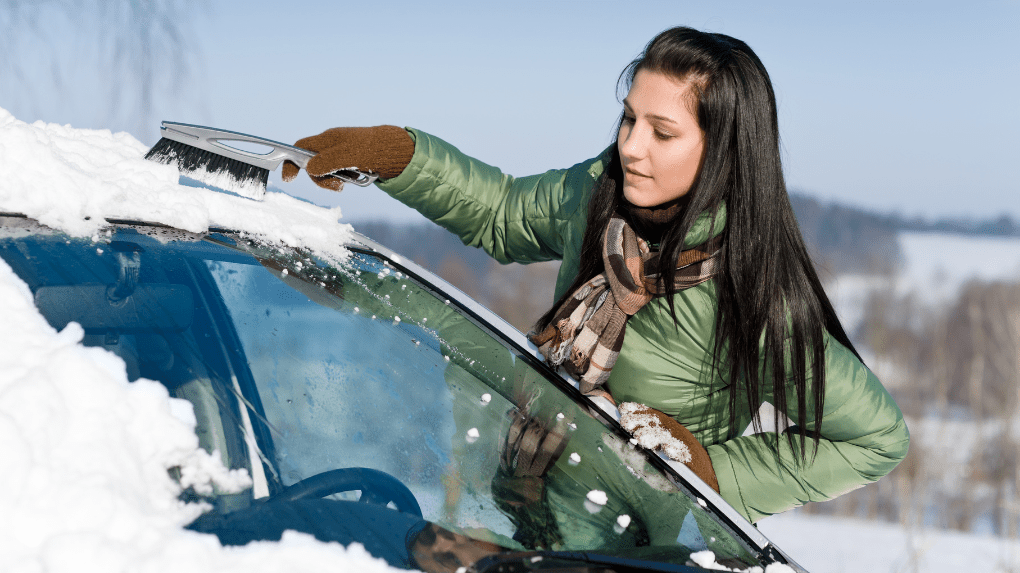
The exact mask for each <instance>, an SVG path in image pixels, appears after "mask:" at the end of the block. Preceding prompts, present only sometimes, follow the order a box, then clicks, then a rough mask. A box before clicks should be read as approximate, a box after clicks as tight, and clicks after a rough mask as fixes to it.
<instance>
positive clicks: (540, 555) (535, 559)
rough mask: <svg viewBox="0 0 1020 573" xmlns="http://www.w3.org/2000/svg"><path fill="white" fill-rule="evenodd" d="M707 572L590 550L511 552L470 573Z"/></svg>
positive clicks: (475, 566)
mask: <svg viewBox="0 0 1020 573" xmlns="http://www.w3.org/2000/svg"><path fill="white" fill-rule="evenodd" d="M531 571H536V572H540V573H610V572H615V573H648V572H659V573H703V572H704V571H705V570H704V569H702V568H700V567H690V566H687V565H677V564H674V563H663V562H661V561H647V560H644V559H634V558H630V557H616V556H612V555H600V554H597V553H589V552H587V551H511V552H507V553H496V554H494V555H490V556H488V557H484V558H482V559H479V560H478V561H476V562H475V563H474V564H473V565H471V566H470V567H468V568H467V573H526V572H531Z"/></svg>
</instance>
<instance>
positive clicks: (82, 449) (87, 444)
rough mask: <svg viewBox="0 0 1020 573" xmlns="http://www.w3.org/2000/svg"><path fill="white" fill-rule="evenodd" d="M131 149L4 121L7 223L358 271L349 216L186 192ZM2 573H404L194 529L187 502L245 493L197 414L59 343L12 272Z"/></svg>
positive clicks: (5, 293) (160, 390)
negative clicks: (242, 245)
mask: <svg viewBox="0 0 1020 573" xmlns="http://www.w3.org/2000/svg"><path fill="white" fill-rule="evenodd" d="M144 151H145V149H144V147H143V146H142V145H141V144H140V143H139V142H138V141H136V140H135V139H133V138H132V137H130V136H129V135H127V134H123V133H121V134H112V133H110V132H109V131H93V130H78V129H74V128H71V127H69V126H59V125H53V124H44V123H41V122H37V123H34V124H31V125H29V124H26V123H24V122H21V121H18V120H16V119H14V118H13V117H12V116H11V115H10V114H9V113H7V112H6V111H4V110H3V109H0V212H16V213H23V214H25V215H28V216H30V217H33V218H35V219H37V220H39V221H40V222H42V223H44V224H47V225H49V226H51V227H54V228H57V229H60V230H62V231H65V232H67V233H69V234H72V235H75V236H86V237H87V236H96V235H98V234H99V233H100V230H101V228H102V226H103V225H104V221H103V219H104V217H115V218H131V219H141V220H145V221H150V222H159V223H165V224H169V225H174V226H177V227H180V228H184V229H186V230H189V231H193V232H202V231H205V230H206V229H207V228H208V227H209V226H222V227H229V228H233V229H236V230H239V231H242V232H246V233H248V234H250V235H252V236H256V237H258V238H261V239H263V240H266V241H274V242H278V243H282V244H288V245H292V246H300V247H306V248H310V249H312V250H313V251H315V252H316V253H317V254H319V255H321V256H323V257H324V258H328V259H334V260H335V259H342V258H343V257H344V256H345V252H344V250H343V249H342V248H341V247H340V246H339V245H340V244H341V243H342V242H343V241H344V240H345V239H346V238H347V237H348V236H349V227H348V226H346V225H339V224H337V218H338V217H339V216H340V213H339V211H338V210H336V209H332V210H331V209H323V208H319V207H315V206H313V205H310V204H306V203H303V202H301V201H298V200H296V199H292V198H290V197H287V196H285V195H282V194H280V193H269V194H267V196H266V200H265V202H263V203H257V202H254V201H250V200H247V199H243V198H240V197H236V196H233V195H228V194H223V193H212V192H210V191H208V190H202V189H195V188H190V187H186V186H181V185H179V184H178V183H177V181H178V179H177V174H176V171H175V170H174V169H173V168H170V167H166V166H160V165H156V164H153V163H150V162H147V161H145V160H143V159H142V158H141V156H142V154H143V153H144ZM0 317H3V328H2V329H0V452H2V453H3V454H2V455H3V458H4V459H3V463H2V468H3V471H0V515H2V516H3V518H2V519H0V571H4V572H13V573H21V572H25V573H29V572H31V573H35V572H42V571H46V572H56V573H59V572H64V571H67V572H72V571H73V572H76V573H77V572H91V571H96V572H106V571H149V572H162V571H166V572H175V573H178V572H180V571H188V572H196V573H202V572H214V571H215V572H221V571H245V572H264V571H392V570H393V569H392V568H390V567H389V566H387V565H386V564H385V563H384V562H383V561H381V560H378V559H375V558H373V557H371V556H370V555H368V554H367V553H366V552H365V551H364V549H363V548H361V547H360V546H357V545H354V546H351V547H349V548H344V547H342V546H340V545H338V544H335V543H332V544H326V543H321V542H319V541H316V540H315V539H313V538H312V537H310V536H308V535H304V534H297V533H293V532H288V533H287V534H285V535H284V537H283V539H282V540H281V541H280V542H260V543H253V544H250V545H248V546H246V547H241V548H238V547H230V548H225V547H223V546H221V545H220V543H219V541H218V540H217V539H216V538H215V537H213V536H211V535H204V534H198V533H194V532H191V531H187V530H184V529H182V527H181V526H182V525H184V524H186V523H188V522H190V521H191V520H192V519H194V518H195V517H196V516H197V515H198V514H199V513H200V512H201V511H202V509H203V508H202V507H201V506H199V505H196V504H183V503H181V502H180V501H179V500H178V494H179V493H180V487H181V486H180V485H178V484H177V483H176V482H174V481H173V480H172V479H171V478H170V476H169V475H168V473H167V472H168V469H170V468H174V467H178V468H180V470H181V475H182V483H183V485H184V486H192V487H195V488H196V489H198V490H209V489H211V488H219V489H220V490H222V491H239V490H241V489H244V488H246V487H250V480H249V478H248V476H247V475H245V474H244V473H241V472H238V471H227V470H226V469H225V468H224V467H223V466H222V464H221V463H220V462H219V458H218V456H216V455H215V454H214V455H210V454H208V453H206V452H204V451H203V450H201V449H200V448H199V447H198V439H197V438H196V436H195V433H194V425H195V418H194V415H193V413H192V410H191V404H190V403H188V402H186V401H183V400H176V399H171V398H170V397H169V395H168V394H167V391H166V389H165V388H164V387H163V386H162V385H160V384H158V383H156V382H152V381H148V380H144V379H139V380H137V381H136V382H133V383H129V382H128V379H127V375H126V373H125V365H124V362H123V361H122V360H121V359H120V358H118V357H117V356H115V355H114V354H111V353H109V352H107V351H105V350H102V349H98V348H86V347H84V346H82V345H81V344H80V342H81V340H82V336H83V331H82V329H81V327H80V326H78V325H77V324H73V323H72V324H70V325H68V326H67V327H66V328H65V329H64V330H63V331H62V332H59V333H58V332H56V331H54V330H53V328H52V327H50V326H49V324H47V323H46V321H45V319H43V318H42V316H40V315H39V313H38V312H37V311H36V309H35V306H34V304H33V300H32V295H31V293H30V291H29V290H28V287H27V286H26V285H25V284H24V283H23V282H22V281H21V280H20V279H19V278H18V277H16V276H15V275H14V273H13V271H11V269H10V267H9V266H8V265H7V264H6V263H5V262H3V261H2V260H0Z"/></svg>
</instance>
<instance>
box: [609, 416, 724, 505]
mask: <svg viewBox="0 0 1020 573" xmlns="http://www.w3.org/2000/svg"><path fill="white" fill-rule="evenodd" d="M620 425H622V426H623V428H624V429H625V430H627V431H628V432H630V433H631V435H632V436H634V438H635V439H637V441H638V443H639V444H641V445H642V446H643V447H645V448H648V449H650V450H658V451H660V452H662V453H664V454H666V455H667V456H669V459H671V460H674V461H678V462H680V463H682V464H684V465H685V466H687V467H688V468H690V469H691V471H693V472H694V473H695V475H697V476H698V477H699V478H701V480H702V481H704V482H705V483H707V484H708V485H709V487H711V488H712V489H714V490H715V491H716V492H718V491H719V480H718V479H717V478H716V477H715V470H714V469H713V468H712V460H711V459H710V458H709V457H708V451H707V450H705V447H704V446H702V445H701V443H700V442H699V441H698V440H697V439H696V438H695V437H694V434H692V433H691V431H690V430H688V429H687V428H685V427H684V426H683V424H681V423H680V422H677V421H676V420H675V419H673V418H671V417H670V416H667V415H666V414H664V413H662V412H660V411H658V410H656V409H655V408H649V407H648V406H645V405H643V404H637V403H635V402H624V403H622V404H620Z"/></svg>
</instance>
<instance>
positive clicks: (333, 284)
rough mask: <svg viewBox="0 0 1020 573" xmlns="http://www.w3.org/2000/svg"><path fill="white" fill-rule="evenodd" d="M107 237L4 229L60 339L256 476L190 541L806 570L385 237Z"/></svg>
mask: <svg viewBox="0 0 1020 573" xmlns="http://www.w3.org/2000/svg"><path fill="white" fill-rule="evenodd" d="M107 229H108V230H109V233H105V234H104V236H102V237H100V239H99V243H98V244H97V243H96V242H95V238H76V237H70V236H67V235H65V234H63V233H61V232H58V231H55V230H53V229H50V228H47V227H46V226H44V225H42V224H40V223H38V222H37V221H35V220H33V219H31V218H29V217H26V216H24V215H22V214H18V213H0V257H2V258H3V260H4V261H5V262H6V263H7V264H8V265H10V266H11V268H13V270H14V272H15V273H16V274H17V275H18V276H19V277H20V278H21V279H22V280H23V281H24V282H25V283H26V284H27V285H28V286H29V288H30V290H31V292H32V294H33V296H34V300H35V304H36V306H37V307H38V310H39V312H40V313H41V314H42V315H43V316H44V317H45V318H46V320H47V321H48V322H49V323H50V324H51V325H52V326H53V327H55V328H57V329H62V328H63V327H65V326H66V325H67V324H68V323H70V322H76V323H78V324H80V325H81V326H82V327H83V328H84V331H85V337H84V341H83V343H84V344H85V345H87V346H95V347H101V348H104V349H106V350H108V351H110V352H113V353H115V354H117V355H118V356H120V357H121V358H122V359H123V360H124V363H125V364H126V368H127V373H128V377H129V379H131V380H136V379H138V378H147V379H150V380H156V381H159V382H160V383H161V384H163V385H164V386H165V387H166V388H167V390H168V391H169V393H170V395H171V396H173V397H176V398H181V399H184V400H187V401H189V402H190V403H191V404H192V405H193V407H194V412H195V418H196V420H197V427H196V432H197V435H198V439H199V442H200V445H201V447H202V448H204V449H205V450H206V451H208V452H213V453H215V455H218V456H220V458H221V459H222V462H223V464H224V465H225V466H226V467H227V468H231V469H243V470H245V471H247V472H248V473H249V474H250V476H251V479H252V483H253V485H252V487H251V488H250V489H247V490H245V491H243V492H240V493H218V492H212V493H207V492H197V491H194V490H190V489H189V490H185V491H184V494H183V497H184V499H185V500H187V501H204V502H206V503H207V504H208V506H209V508H210V510H209V511H208V512H206V513H205V514H204V515H202V516H201V517H199V518H198V519H197V520H196V521H194V522H193V523H191V524H190V525H189V527H190V528H191V529H193V530H196V531H200V532H206V533H209V534H213V535H215V536H217V537H218V538H219V539H220V541H221V542H222V543H223V544H228V545H243V544H246V543H248V542H251V541H255V540H278V539H280V537H281V535H282V533H283V532H284V531H285V530H297V531H301V532H306V533H309V534H311V535H313V536H315V537H316V538H317V539H320V540H323V541H335V542H339V543H342V544H345V545H346V544H350V543H355V542H357V543H360V544H362V545H364V546H365V548H366V549H367V550H368V551H369V552H370V553H372V554H373V555H376V556H378V557H380V558H383V559H385V560H386V561H387V562H388V563H390V564H391V565H393V566H396V567H401V568H408V569H421V570H424V571H430V572H431V571H443V572H450V573H454V572H458V571H475V572H497V571H502V572H510V571H550V572H551V571H592V572H594V571H703V570H706V568H708V567H711V568H719V567H728V568H730V569H733V570H746V569H750V568H753V567H761V568H763V569H764V568H765V567H766V566H769V565H772V564H786V565H787V566H788V567H790V568H791V569H792V570H795V571H803V569H801V568H800V567H798V566H797V565H796V564H795V563H794V562H793V561H792V560H791V559H790V558H789V557H788V556H786V555H785V554H784V553H783V552H782V551H780V550H779V549H778V548H777V547H775V546H774V545H773V544H772V543H770V542H769V540H768V539H766V538H765V537H764V536H763V535H762V534H761V533H760V532H759V531H758V530H757V529H756V528H755V527H754V526H753V525H751V524H750V523H748V522H747V521H746V520H744V519H743V518H742V517H741V516H740V515H738V514H737V513H736V512H735V511H734V510H733V509H732V508H731V507H729V506H728V505H727V504H726V502H724V501H723V500H722V498H720V497H719V496H718V495H717V494H716V493H715V492H714V491H713V490H711V489H710V488H709V487H707V486H706V485H705V484H703V483H702V482H701V481H700V480H699V479H698V478H697V477H696V476H694V475H693V474H692V473H691V472H690V471H688V470H687V468H686V467H684V466H682V465H680V464H675V463H670V462H669V461H668V460H666V459H663V458H662V457H661V456H659V455H658V454H656V453H654V452H651V451H646V450H644V449H642V448H641V447H640V446H637V445H635V444H634V443H632V442H631V439H630V436H629V435H628V434H627V433H626V432H625V431H624V430H623V429H622V428H621V427H620V426H619V424H618V423H617V422H616V421H615V419H614V417H613V415H612V414H613V413H612V412H611V411H607V410H605V409H603V408H601V407H599V406H598V405H597V404H594V403H593V402H591V401H589V400H588V399H587V398H586V397H585V396H583V395H582V394H581V393H580V392H578V390H577V389H576V388H575V386H574V384H572V383H571V382H570V381H569V380H568V379H566V378H564V377H563V376H561V375H560V374H558V373H557V372H554V371H553V370H550V369H549V368H548V367H547V366H546V365H545V364H544V363H543V361H542V360H541V359H540V358H539V355H538V354H537V353H536V351H535V349H534V347H533V346H532V345H531V344H530V343H529V342H528V341H527V340H526V339H525V337H524V336H523V335H522V334H521V333H520V332H518V331H516V330H514V329H513V328H512V327H510V326H509V325H508V324H506V323H505V322H504V321H503V320H501V319H500V318H498V317H497V316H495V315H494V314H493V313H491V312H489V311H488V310H486V309H485V308H483V307H481V306H480V305H478V304H477V303H475V302H474V301H472V300H471V299H469V298H468V297H466V296H465V295H464V294H462V293H460V292H459V291H458V290H457V289H455V288H454V287H452V286H451V285H449V284H447V283H446V282H445V281H443V280H441V279H439V278H438V277H436V276H435V275H433V274H432V273H430V272H428V271H426V270H425V269H422V268H420V267H419V266H417V265H415V264H414V263H411V262H409V261H407V260H405V259H403V258H401V257H399V256H398V255H396V254H395V253H393V252H391V251H390V250H388V249H386V248H384V247H383V246H381V245H378V244H376V243H374V242H373V241H371V240H370V239H368V238H366V237H363V236H360V235H355V236H354V238H353V239H352V240H351V242H350V244H348V245H347V249H348V251H349V252H350V256H349V258H347V259H346V260H345V261H344V262H342V263H337V264H329V263H327V262H325V261H324V260H323V259H321V258H320V257H317V256H316V254H315V253H313V252H308V251H303V250H300V249H295V248H289V247H281V246H279V245H275V244H268V243H264V242H260V241H258V240H256V239H253V238H251V237H250V236H248V235H245V234H242V233H237V232H234V231H232V230H230V229H210V230H209V231H208V232H205V233H200V234H195V233H191V232H187V231H183V230H179V229H174V228H171V227H167V226H163V225H157V224H149V223H144V222H139V221H128V220H112V221H108V227H107ZM779 569H783V568H779Z"/></svg>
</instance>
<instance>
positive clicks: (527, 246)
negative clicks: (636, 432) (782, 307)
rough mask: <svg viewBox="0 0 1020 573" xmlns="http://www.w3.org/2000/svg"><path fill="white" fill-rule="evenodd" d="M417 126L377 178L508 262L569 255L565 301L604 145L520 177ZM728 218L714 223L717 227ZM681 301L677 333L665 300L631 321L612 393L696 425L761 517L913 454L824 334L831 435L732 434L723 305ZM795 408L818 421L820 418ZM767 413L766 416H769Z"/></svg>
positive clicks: (855, 367)
mask: <svg viewBox="0 0 1020 573" xmlns="http://www.w3.org/2000/svg"><path fill="white" fill-rule="evenodd" d="M408 131H409V132H410V133H411V135H412V137H414V138H415V152H414V157H413V158H412V160H411V163H410V164H409V165H408V166H407V168H406V169H404V171H403V173H401V174H400V175H399V176H397V177H394V178H392V179H389V180H386V181H383V182H380V183H378V186H379V187H380V188H381V189H383V190H384V191H386V192H387V193H389V194H390V195H392V196H393V197H395V198H396V199H398V200H400V201H401V202H403V203H405V204H407V205H409V206H410V207H413V208H415V209H417V210H418V211H419V212H421V213H422V214H423V215H425V216H426V217H428V218H429V219H432V220H433V221H435V222H436V223H438V224H439V225H441V226H443V227H445V228H446V229H449V230H450V231H452V232H453V233H455V234H457V235H458V236H459V237H460V238H461V239H462V240H463V241H464V243H465V244H468V245H471V246H475V247H480V248H482V249H485V251H486V252H488V253H489V254H490V255H492V256H493V257H495V258H496V259H497V260H499V261H500V262H503V263H507V262H519V263H530V262H536V261H546V260H552V259H562V260H563V263H562V266H561V267H560V271H559V276H558V278H557V282H556V297H557V299H558V298H559V297H560V296H561V295H562V294H563V292H564V290H566V288H567V287H568V286H569V285H570V283H571V282H572V281H573V279H574V277H575V276H576V274H577V271H578V263H579V260H580V249H581V239H582V236H583V234H584V228H585V221H586V216H587V204H588V198H589V196H590V193H591V191H592V188H593V186H594V182H595V180H596V179H597V178H598V176H599V175H601V173H602V169H603V165H604V161H605V158H606V153H605V152H603V154H601V155H600V156H599V157H596V158H595V159H590V160H588V161H585V162H583V163H579V164H577V165H575V166H573V167H571V168H569V169H562V170H553V171H549V172H546V173H544V174H541V175H534V176H530V177H522V178H514V177H512V176H509V175H505V174H503V173H502V172H501V171H499V170H498V169H496V168H495V167H492V166H489V165H486V164H484V163H482V162H480V161H478V160H475V159H472V158H470V157H467V156H466V155H464V154H462V153H461V152H460V151H458V150H457V149H456V148H454V147H453V146H451V145H450V144H448V143H446V142H444V141H442V140H441V139H439V138H437V137H435V136H432V135H429V134H427V133H424V132H421V131H418V130H413V129H410V128H409V129H408ZM720 215H721V216H722V217H725V213H721V214H720ZM721 222H722V223H724V222H725V221H721ZM722 227H723V225H716V226H715V228H716V229H717V232H718V230H720V229H721V228H722ZM710 228H711V219H710V216H708V214H705V215H703V216H702V217H701V218H700V219H699V220H698V222H697V223H696V224H695V227H694V229H692V231H691V233H690V235H688V237H687V238H686V243H687V244H688V245H696V244H699V243H701V242H703V241H705V240H706V239H708V238H709V237H708V233H709V230H710ZM674 305H675V308H676V313H677V318H678V319H679V321H680V324H679V331H678V330H677V329H676V328H675V327H674V325H673V321H672V319H671V318H670V315H669V310H668V304H667V301H666V300H665V299H662V298H659V299H655V300H653V301H652V302H651V303H649V304H648V305H646V306H645V307H644V308H642V309H641V310H640V311H638V312H637V313H636V314H635V315H634V316H633V317H631V318H630V319H629V320H628V322H627V334H626V336H625V338H624V342H623V348H622V349H621V351H620V357H619V360H618V361H617V363H616V365H615V367H614V368H613V371H612V376H611V377H610V379H609V382H608V388H609V391H610V392H611V393H612V394H613V397H614V398H616V399H617V401H633V402H639V403H642V404H646V405H648V406H651V407H653V408H657V409H659V410H662V411H663V412H666V413H667V414H669V415H671V416H673V417H675V418H676V419H677V420H678V421H680V422H681V423H682V424H684V425H685V426H687V428H689V429H690V430H691V432H693V433H694V435H695V436H696V437H697V438H698V440H700V441H701V443H702V444H704V445H705V447H706V448H707V450H708V453H709V455H710V457H711V459H712V465H713V467H714V469H715V472H716V474H717V476H718V479H719V488H720V490H721V494H722V497H723V498H724V499H725V500H726V501H727V502H729V503H730V504H731V505H732V506H733V507H734V508H736V509H737V510H738V511H739V512H740V513H742V514H743V515H744V516H746V517H747V518H748V519H749V520H751V521H752V522H753V521H757V520H759V519H761V518H763V517H765V516H768V515H772V514H775V513H779V512H782V511H786V510H788V509H791V508H793V507H796V506H799V505H802V504H804V503H806V502H808V501H824V500H828V499H832V498H834V497H836V496H838V495H841V494H843V493H846V492H848V491H850V490H853V489H856V488H858V487H861V486H863V485H865V484H868V483H871V482H874V481H877V480H878V479H879V478H881V477H882V476H884V475H886V474H887V473H889V472H890V471H892V469H893V468H894V467H896V465H897V464H898V463H899V462H900V461H901V460H902V459H903V458H904V457H905V456H906V454H907V445H908V442H909V436H908V433H907V428H906V425H905V423H904V421H903V415H902V413H901V412H900V410H899V408H898V407H897V406H896V403H895V402H894V401H893V399H892V397H891V396H890V395H889V393H888V392H887V391H886V390H885V388H884V387H883V386H882V384H881V383H880V382H879V381H878V379H877V378H876V377H875V375H874V374H872V373H871V371H870V370H868V369H867V368H866V367H865V366H864V365H863V364H862V363H861V362H860V361H859V360H857V358H856V357H855V356H854V355H853V353H851V352H850V351H849V350H848V349H847V348H845V347H844V346H843V345H842V344H840V343H839V342H837V341H836V340H835V339H833V338H831V337H827V339H826V364H825V368H826V386H825V411H824V415H823V421H822V424H821V427H820V428H819V431H820V434H821V436H822V440H821V443H820V444H819V448H818V453H817V456H816V457H815V458H814V460H813V462H811V463H808V464H806V465H805V464H803V463H799V462H797V461H796V459H797V456H796V455H794V452H793V451H792V450H791V448H790V446H789V444H788V443H787V441H786V439H785V438H779V437H778V436H777V434H776V433H774V432H766V433H760V434H755V435H748V436H741V435H739V433H738V434H734V433H733V432H731V431H730V428H729V424H728V422H729V418H728V412H727V403H728V394H727V392H728V390H727V389H726V382H725V381H724V380H721V379H719V377H718V376H716V375H714V374H712V375H708V374H705V373H707V372H709V370H710V369H708V368H705V366H706V365H707V364H710V363H711V354H710V353H711V351H712V344H713V332H714V326H715V313H716V309H717V307H716V290H715V283H714V281H708V282H705V283H702V284H701V285H699V286H697V287H694V288H691V289H687V290H685V291H682V292H680V293H678V294H676V295H675V297H674ZM768 386H769V387H771V383H769V384H768ZM790 395H792V393H791V394H790ZM765 399H766V401H767V400H768V395H766V398H765ZM756 406H757V405H756ZM756 409H757V408H756ZM787 415H788V416H790V418H791V419H792V421H793V422H794V423H799V424H802V425H804V426H806V427H809V428H813V427H814V423H813V422H814V421H813V420H811V419H808V420H797V419H795V412H793V413H791V412H787ZM750 419H751V415H750V409H749V408H741V411H740V412H739V413H738V427H739V428H740V429H743V428H744V427H745V426H746V425H747V424H748V423H749V422H750ZM770 420H771V417H769V419H764V418H763V420H762V424H763V425H766V424H770V423H771V421H770ZM777 449H778V452H779V456H778V458H777V457H776V455H775V452H776V450H777ZM809 456H810V451H809ZM809 459H810V458H809Z"/></svg>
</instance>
